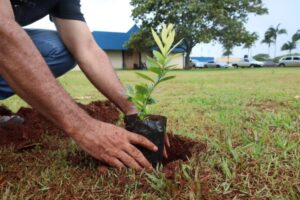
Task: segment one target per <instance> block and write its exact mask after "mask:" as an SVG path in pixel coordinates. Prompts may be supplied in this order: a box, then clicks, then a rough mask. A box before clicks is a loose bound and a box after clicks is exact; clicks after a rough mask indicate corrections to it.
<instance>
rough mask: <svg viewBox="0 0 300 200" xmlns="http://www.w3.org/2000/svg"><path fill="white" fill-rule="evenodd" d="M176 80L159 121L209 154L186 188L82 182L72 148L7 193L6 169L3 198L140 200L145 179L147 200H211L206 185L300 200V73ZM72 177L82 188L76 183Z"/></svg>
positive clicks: (85, 88)
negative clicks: (70, 157) (69, 155)
mask: <svg viewBox="0 0 300 200" xmlns="http://www.w3.org/2000/svg"><path fill="white" fill-rule="evenodd" d="M145 73H146V72H145ZM118 74H119V76H120V78H121V80H122V82H123V83H124V85H128V84H132V83H135V82H137V81H140V80H141V79H139V78H137V76H136V75H135V74H134V72H133V71H118ZM172 74H174V75H176V76H177V78H176V79H174V80H171V81H169V82H166V83H165V84H163V85H162V86H161V87H160V88H159V89H158V90H157V91H156V93H155V97H156V98H157V101H158V103H157V104H156V105H154V106H153V107H152V110H153V113H156V114H163V115H165V116H167V117H168V130H169V131H171V132H173V133H175V134H181V135H185V136H188V137H191V138H195V139H197V140H201V141H203V142H206V143H207V145H208V149H207V152H206V153H205V154H201V155H198V156H196V157H195V158H193V159H192V160H191V162H190V163H189V164H185V165H184V166H182V168H181V171H180V172H178V173H179V176H180V177H181V178H180V179H178V180H181V179H184V181H185V183H186V184H185V185H184V186H182V185H181V184H180V181H178V180H177V181H176V180H175V181H170V180H167V179H165V178H164V177H163V175H162V174H161V173H158V174H157V175H156V176H155V177H152V176H151V177H150V178H149V175H146V174H144V173H142V175H141V174H137V173H134V172H131V171H128V172H127V173H128V174H129V175H128V176H129V178H128V183H127V184H126V186H125V187H124V186H122V188H118V184H117V185H114V184H115V183H116V180H118V177H117V175H118V173H119V172H111V173H110V174H109V175H107V177H99V175H97V174H96V172H95V171H92V170H91V172H90V173H91V175H90V176H89V177H80V169H77V168H75V167H70V166H68V165H67V164H66V163H65V162H64V161H63V158H64V153H65V152H63V151H68V148H66V149H64V150H61V152H60V151H58V152H56V154H55V155H52V154H51V155H49V156H50V157H51V156H53V157H55V158H56V161H55V162H52V163H51V165H46V166H45V165H43V164H42V163H39V161H37V160H34V161H33V163H32V162H31V163H30V164H29V166H31V167H33V168H34V169H32V168H30V167H27V168H26V169H24V171H23V172H21V173H22V175H23V176H24V177H23V179H22V180H21V181H18V182H16V181H14V180H11V183H10V184H8V185H6V186H5V187H2V188H1V171H4V170H5V168H8V167H10V166H8V165H6V164H5V163H1V162H0V198H1V196H3V198H4V197H6V196H7V197H8V199H10V198H11V199H25V198H29V199H38V198H47V197H49V195H48V194H49V193H50V192H53V191H52V190H51V188H57V187H62V188H65V187H68V189H62V191H61V193H57V194H55V195H54V196H52V197H56V198H57V199H62V198H67V195H68V194H72V195H73V196H76V197H78V199H81V198H82V199H93V198H95V199H99V198H102V199H105V198H111V199H120V198H121V199H134V197H136V196H138V195H141V194H139V192H140V190H139V186H140V176H145V177H148V178H146V180H147V181H148V183H149V188H147V192H145V194H142V197H143V198H144V199H157V198H158V197H160V198H161V199H172V198H173V199H199V198H200V196H201V195H204V196H205V194H200V193H201V191H202V190H201V189H200V188H199V187H200V186H199V182H201V180H203V181H205V182H207V185H209V186H210V188H209V189H210V190H211V193H212V194H215V195H216V196H222V195H224V197H225V196H227V197H230V198H232V199H233V198H234V197H235V196H234V195H233V196H231V195H232V194H237V196H236V199H242V198H243V197H244V199H300V181H299V180H300V146H299V142H300V140H299V139H300V68H284V69H282V68H268V69H227V70H226V69H220V70H192V71H174V72H172ZM60 81H61V84H62V86H63V87H65V88H66V90H67V91H68V92H69V93H70V94H71V95H72V96H73V97H74V98H76V99H78V100H79V101H81V102H84V103H88V102H90V101H94V100H99V99H104V97H103V96H102V95H100V94H99V93H98V92H97V91H96V90H95V89H94V88H93V87H92V86H91V85H90V84H89V82H88V81H87V80H86V79H85V78H84V76H83V75H82V74H81V73H80V72H71V73H69V74H68V75H66V76H64V77H62V78H61V79H60ZM2 103H3V104H5V105H7V106H8V107H10V108H11V109H12V110H15V111H16V110H17V109H18V108H19V107H20V106H23V105H25V104H24V103H23V102H22V101H21V100H20V99H18V98H17V97H13V98H11V99H9V100H6V101H3V102H2ZM48 139H49V138H48ZM58 142H59V141H58ZM69 148H72V147H69ZM69 150H70V149H69ZM4 155H6V156H7V155H9V156H10V157H11V159H15V160H16V161H18V162H24V166H27V165H26V164H28V162H29V160H26V159H23V160H22V159H20V158H18V156H19V155H15V154H14V153H10V150H9V149H2V150H0V161H1V156H4ZM31 160H32V159H31ZM35 165H36V166H35ZM122 173H124V172H122ZM73 174H76V175H74V176H75V177H77V178H78V177H79V179H80V180H78V181H76V180H74V178H73V177H72V176H73ZM199 177H202V178H203V177H204V178H205V179H201V178H200V179H199ZM200 185H201V184H200ZM31 187H32V188H31ZM116 193H117V195H116ZM210 198H211V199H214V198H216V197H215V196H214V195H212V196H210ZM221 199H222V198H221Z"/></svg>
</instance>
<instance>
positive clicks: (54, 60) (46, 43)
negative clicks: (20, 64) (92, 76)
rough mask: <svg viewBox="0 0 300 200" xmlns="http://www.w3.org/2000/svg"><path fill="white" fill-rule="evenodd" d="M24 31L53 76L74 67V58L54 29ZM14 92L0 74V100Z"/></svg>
mask: <svg viewBox="0 0 300 200" xmlns="http://www.w3.org/2000/svg"><path fill="white" fill-rule="evenodd" d="M26 32H27V34H28V35H29V36H30V38H31V39H32V41H33V43H34V44H35V46H36V47H37V49H38V50H39V51H40V53H41V55H42V56H43V57H44V59H45V61H46V63H47V64H48V66H49V68H50V70H51V71H52V73H53V75H54V76H55V77H59V76H61V75H63V74H65V73H66V72H68V71H69V70H71V69H72V68H74V67H75V65H76V63H75V60H74V58H73V57H72V55H71V54H70V53H69V51H68V50H67V49H66V47H65V46H64V44H63V42H62V41H61V39H60V37H59V35H58V33H57V32H56V31H50V30H40V29H34V30H26ZM24 78H26V77H24ZM14 94H15V92H14V91H13V89H11V88H10V86H9V85H8V84H7V82H6V81H5V80H4V79H3V78H2V77H1V76H0V100H3V99H6V98H8V97H10V96H12V95H14Z"/></svg>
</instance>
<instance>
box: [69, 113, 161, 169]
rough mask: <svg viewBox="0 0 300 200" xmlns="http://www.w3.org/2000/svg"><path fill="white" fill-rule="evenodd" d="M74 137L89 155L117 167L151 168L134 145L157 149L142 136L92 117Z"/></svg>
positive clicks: (151, 149) (152, 149)
mask: <svg viewBox="0 0 300 200" xmlns="http://www.w3.org/2000/svg"><path fill="white" fill-rule="evenodd" d="M74 139H75V141H76V142H77V143H78V145H79V146H80V147H81V148H82V149H83V150H85V151H86V152H87V153H89V154H90V155H91V156H93V157H94V158H96V159H98V160H100V161H103V162H105V163H107V164H109V165H111V166H113V167H116V168H118V169H121V168H123V167H125V166H127V167H130V168H133V169H138V170H140V169H142V168H147V169H152V165H151V164H150V163H149V161H148V160H147V159H146V158H145V157H144V155H143V154H142V153H141V152H140V151H139V150H138V149H137V148H136V147H135V146H134V145H138V146H142V147H145V148H147V149H149V150H150V151H154V152H155V151H157V147H156V146H155V145H154V144H153V143H152V142H150V141H149V140H147V139H146V138H144V137H143V136H140V135H138V134H135V133H132V132H129V131H127V130H125V129H122V128H119V127H116V126H114V125H111V124H107V123H103V122H100V121H97V120H94V119H93V120H92V121H91V122H90V123H89V124H88V126H87V127H85V128H84V129H83V130H82V131H81V132H80V133H78V135H75V136H74Z"/></svg>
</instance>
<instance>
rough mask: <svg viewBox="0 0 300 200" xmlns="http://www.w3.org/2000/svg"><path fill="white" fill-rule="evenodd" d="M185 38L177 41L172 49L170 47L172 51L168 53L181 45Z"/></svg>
mask: <svg viewBox="0 0 300 200" xmlns="http://www.w3.org/2000/svg"><path fill="white" fill-rule="evenodd" d="M182 41H183V39H181V40H180V41H179V42H177V43H176V44H175V45H174V46H173V48H172V49H170V51H169V52H168V54H170V53H172V51H173V50H174V49H175V48H176V47H177V46H179V45H180V44H181V43H182Z"/></svg>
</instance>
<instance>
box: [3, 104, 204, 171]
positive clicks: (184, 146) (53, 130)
mask: <svg viewBox="0 0 300 200" xmlns="http://www.w3.org/2000/svg"><path fill="white" fill-rule="evenodd" d="M79 105H80V106H81V107H82V108H83V109H84V110H85V111H86V112H87V113H88V114H89V115H91V116H92V117H94V118H96V119H98V120H101V121H104V122H108V123H112V124H115V123H116V122H117V121H118V120H119V117H120V113H119V111H118V109H117V108H116V107H115V106H114V105H113V104H112V103H110V102H108V101H105V102H100V101H97V102H92V103H90V104H89V105H82V104H79ZM10 114H13V113H12V112H11V111H10V110H8V109H7V108H5V107H3V106H2V107H0V115H10ZM16 114H17V115H19V116H22V117H24V118H25V123H24V124H22V125H18V126H8V127H5V128H0V138H1V140H0V146H7V145H13V146H14V147H15V148H16V150H18V151H24V150H26V149H30V148H32V147H36V146H43V145H47V146H49V145H50V146H51V144H41V143H40V141H41V139H42V135H43V134H49V135H55V134H59V135H61V136H66V135H64V133H63V131H62V130H60V129H59V128H57V127H56V126H55V125H54V124H53V123H51V122H50V121H48V120H47V119H45V118H44V117H43V116H42V115H40V114H39V113H38V112H37V111H36V110H35V109H31V108H21V109H20V110H19V111H18V112H17V113H16ZM169 140H170V144H171V147H172V148H170V149H168V155H169V156H168V159H165V160H164V161H163V164H164V166H165V171H166V174H168V176H171V175H170V174H171V172H170V171H174V170H173V168H174V167H172V166H174V164H170V163H173V162H176V163H177V161H179V160H180V161H186V160H187V159H188V158H189V157H191V156H192V153H193V151H195V150H196V151H197V152H201V151H204V149H205V148H206V146H205V145H203V144H202V143H199V142H197V141H193V140H190V139H187V138H183V137H180V136H175V135H173V134H169ZM58 148H59V147H58ZM69 160H70V161H71V162H72V163H73V164H75V165H81V166H85V165H90V162H94V163H95V166H96V165H99V163H97V162H95V160H93V159H92V158H91V157H89V156H88V155H86V154H85V153H83V152H78V154H77V155H73V156H70V157H69ZM101 169H102V168H101ZM102 171H103V170H102Z"/></svg>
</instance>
